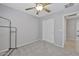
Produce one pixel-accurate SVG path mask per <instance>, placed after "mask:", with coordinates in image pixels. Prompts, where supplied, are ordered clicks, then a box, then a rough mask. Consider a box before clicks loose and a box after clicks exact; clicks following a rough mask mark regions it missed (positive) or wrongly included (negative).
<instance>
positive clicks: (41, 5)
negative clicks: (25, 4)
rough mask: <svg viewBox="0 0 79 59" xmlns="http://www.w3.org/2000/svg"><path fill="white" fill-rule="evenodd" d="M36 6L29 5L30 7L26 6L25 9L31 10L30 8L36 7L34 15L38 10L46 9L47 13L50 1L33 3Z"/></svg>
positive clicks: (37, 13)
mask: <svg viewBox="0 0 79 59" xmlns="http://www.w3.org/2000/svg"><path fill="white" fill-rule="evenodd" d="M35 4H36V6H34V7H31V8H27V9H25V10H32V9H36V10H37V11H36V15H39V12H41V11H43V10H44V11H46V12H47V13H49V12H51V11H50V10H49V9H48V5H50V4H51V3H35Z"/></svg>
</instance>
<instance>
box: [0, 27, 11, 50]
mask: <svg viewBox="0 0 79 59" xmlns="http://www.w3.org/2000/svg"><path fill="white" fill-rule="evenodd" d="M9 42H10V31H9V28H4V27H0V51H1V50H5V49H8V48H9V47H10V46H9V45H10V44H9Z"/></svg>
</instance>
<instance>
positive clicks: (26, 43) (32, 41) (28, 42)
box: [17, 39, 39, 48]
mask: <svg viewBox="0 0 79 59" xmlns="http://www.w3.org/2000/svg"><path fill="white" fill-rule="evenodd" d="M36 41H39V39H38V40H33V41H31V42H28V43H24V44H20V45H18V46H17V47H18V48H19V47H22V46H25V45H28V44H31V43H34V42H36Z"/></svg>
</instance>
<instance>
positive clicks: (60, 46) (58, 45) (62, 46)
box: [54, 43, 64, 48]
mask: <svg viewBox="0 0 79 59" xmlns="http://www.w3.org/2000/svg"><path fill="white" fill-rule="evenodd" d="M54 45H55V46H57V47H61V48H64V46H61V45H58V44H55V43H54Z"/></svg>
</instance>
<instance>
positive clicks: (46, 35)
mask: <svg viewBox="0 0 79 59" xmlns="http://www.w3.org/2000/svg"><path fill="white" fill-rule="evenodd" d="M43 40H45V41H48V42H50V43H54V20H53V19H49V20H44V21H43Z"/></svg>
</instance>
